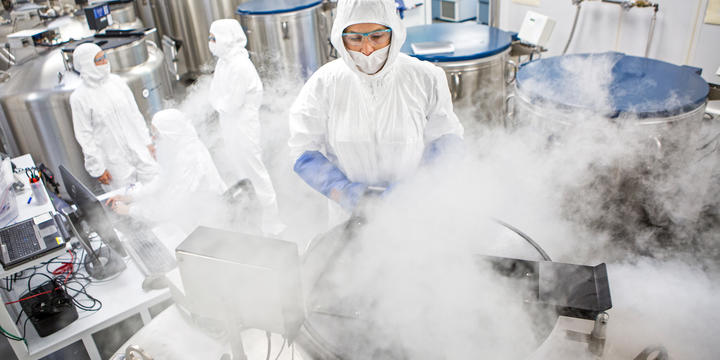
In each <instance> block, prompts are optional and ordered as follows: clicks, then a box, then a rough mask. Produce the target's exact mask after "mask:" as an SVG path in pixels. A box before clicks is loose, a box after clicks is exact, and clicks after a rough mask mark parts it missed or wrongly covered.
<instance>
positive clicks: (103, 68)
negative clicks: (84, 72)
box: [95, 63, 110, 79]
mask: <svg viewBox="0 0 720 360" xmlns="http://www.w3.org/2000/svg"><path fill="white" fill-rule="evenodd" d="M95 67H96V68H97V70H98V75H100V76H101V78H102V79H104V78H105V77H107V76H108V75H110V63H107V64H104V65H95Z"/></svg>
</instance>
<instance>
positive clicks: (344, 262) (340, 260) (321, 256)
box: [298, 219, 557, 359]
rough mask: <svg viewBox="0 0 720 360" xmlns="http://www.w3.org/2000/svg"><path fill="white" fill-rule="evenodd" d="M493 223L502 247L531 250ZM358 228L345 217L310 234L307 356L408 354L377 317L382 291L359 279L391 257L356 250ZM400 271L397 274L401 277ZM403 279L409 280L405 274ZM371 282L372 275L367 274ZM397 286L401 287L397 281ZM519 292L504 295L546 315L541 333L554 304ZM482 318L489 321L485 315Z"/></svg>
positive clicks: (302, 340)
mask: <svg viewBox="0 0 720 360" xmlns="http://www.w3.org/2000/svg"><path fill="white" fill-rule="evenodd" d="M492 224H494V223H492ZM493 226H496V227H494V228H493V227H491V228H489V229H492V230H491V231H489V233H488V234H487V236H490V237H491V238H490V239H492V240H494V241H500V242H501V243H504V244H505V243H510V244H516V245H517V247H513V249H512V250H505V251H512V252H514V251H517V250H523V253H524V254H530V257H532V256H533V254H534V252H535V250H534V249H532V248H530V247H529V246H527V244H526V243H525V242H524V240H522V239H521V238H519V237H518V236H517V234H515V233H513V232H509V230H507V229H506V228H504V227H502V226H500V225H497V224H495V225H493ZM364 232H365V224H364V222H362V221H357V220H353V219H351V220H349V221H348V222H346V223H345V224H341V225H338V226H336V227H335V228H333V229H331V230H330V231H329V232H327V233H325V234H323V235H321V236H319V237H317V238H315V239H314V240H313V241H312V242H311V244H310V246H309V248H308V250H307V252H306V253H305V255H304V257H303V261H302V263H303V264H302V267H303V271H302V273H303V284H304V286H307V287H309V288H307V290H308V293H307V294H306V302H305V303H306V307H307V308H306V318H305V322H304V323H303V328H302V330H301V334H300V337H299V338H298V343H299V344H300V345H301V346H302V347H303V349H304V350H305V351H307V352H309V353H310V354H312V355H313V356H311V357H313V358H315V356H317V358H323V359H377V358H386V359H406V358H412V357H410V356H409V354H408V353H407V348H406V347H405V346H406V345H408V344H404V343H403V341H401V339H402V337H403V334H401V333H399V332H401V331H402V329H399V328H397V327H394V326H391V325H389V324H390V323H392V322H391V321H390V322H388V323H385V322H383V321H380V322H378V319H379V318H378V317H377V316H378V315H379V313H377V312H376V311H378V310H377V307H378V306H381V304H382V303H383V302H384V301H386V300H387V299H382V298H376V297H375V295H377V294H379V293H382V291H380V292H378V291H377V290H378V289H374V290H375V291H373V290H372V289H368V288H367V286H368V283H366V282H365V281H366V280H368V279H372V278H373V277H374V276H373V275H371V274H377V272H378V271H379V269H384V270H387V268H385V267H383V266H388V265H389V266H393V262H392V261H391V262H390V263H383V261H378V260H377V259H375V258H373V259H370V258H367V257H366V256H365V255H369V253H365V255H362V254H363V251H362V248H363V246H367V241H368V240H369V238H367V236H368V234H366V233H364ZM498 251H502V250H498ZM525 251H527V252H525ZM471 253H472V252H469V253H468V256H473V255H471ZM398 256H400V257H402V256H407V254H398ZM389 258H392V257H389ZM386 260H387V259H386ZM369 264H371V266H369ZM478 271H480V270H478ZM380 272H384V271H383V270H381V271H380ZM399 273H401V274H402V273H403V271H402V270H400V271H399ZM523 274H524V272H523ZM395 275H397V274H395ZM404 275H405V274H403V275H401V276H400V277H399V278H404ZM408 281H410V282H412V280H411V279H408ZM508 281H510V280H509V279H508ZM371 282H375V281H374V280H371ZM398 286H399V287H400V288H405V287H403V284H398ZM381 288H382V287H381ZM410 288H412V287H410ZM519 288H520V287H518V288H514V289H513V291H515V292H513V294H516V293H517V294H520V292H517V291H516V290H517V289H519ZM428 291H432V289H428ZM522 296H524V295H518V298H517V299H507V301H508V302H509V303H510V302H512V303H513V304H515V305H518V304H522V306H526V308H525V309H526V311H528V312H530V313H532V314H536V315H540V314H542V315H543V316H547V318H543V319H544V320H547V321H540V322H538V323H537V324H535V325H537V328H536V329H535V330H536V331H537V332H536V334H538V335H540V334H544V335H547V334H548V333H549V330H550V329H552V324H554V322H555V320H556V318H557V314H556V313H555V312H554V311H555V309H554V308H552V309H550V308H547V307H546V306H544V305H537V304H531V305H525V304H524V302H523V300H521V298H522ZM478 301H480V302H482V301H485V300H483V299H479V300H478ZM417 304H424V305H429V304H434V303H433V302H432V301H427V300H424V299H422V298H418V299H417V303H416V304H413V306H416V305H417ZM435 310H437V309H435ZM500 313H501V312H498V313H497V314H495V312H494V311H493V313H492V314H489V315H492V316H495V315H497V316H498V318H501V317H502V316H501V315H499V314H500ZM486 320H489V319H486ZM487 324H490V321H488V322H487ZM488 326H490V325H488ZM405 330H407V329H405ZM483 331H485V330H483ZM488 331H492V330H488ZM540 337H542V336H540ZM527 341H534V340H530V339H528V340H527ZM498 346H499V345H498Z"/></svg>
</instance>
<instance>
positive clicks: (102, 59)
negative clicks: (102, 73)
mask: <svg viewBox="0 0 720 360" xmlns="http://www.w3.org/2000/svg"><path fill="white" fill-rule="evenodd" d="M105 60H107V57H106V56H105V54H104V53H103V55H102V56H101V57H96V58H95V65H99V64H100V63H102V62H103V61H105Z"/></svg>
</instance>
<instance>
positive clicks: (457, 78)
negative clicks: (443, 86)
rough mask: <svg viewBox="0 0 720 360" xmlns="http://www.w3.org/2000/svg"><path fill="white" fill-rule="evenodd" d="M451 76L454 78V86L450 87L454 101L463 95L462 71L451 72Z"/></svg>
mask: <svg viewBox="0 0 720 360" xmlns="http://www.w3.org/2000/svg"><path fill="white" fill-rule="evenodd" d="M450 77H451V79H452V88H451V89H450V92H451V93H452V99H453V101H454V100H457V99H459V98H460V97H462V73H461V72H454V73H452V74H450Z"/></svg>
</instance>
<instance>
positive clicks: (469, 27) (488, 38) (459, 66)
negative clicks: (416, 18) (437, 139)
mask: <svg viewBox="0 0 720 360" xmlns="http://www.w3.org/2000/svg"><path fill="white" fill-rule="evenodd" d="M407 34H408V36H407V40H406V41H405V44H404V45H403V47H402V49H401V51H402V52H404V53H406V54H408V55H410V56H414V57H416V58H418V59H420V60H426V61H430V62H432V63H434V64H435V65H437V66H439V67H441V68H442V69H443V70H445V74H446V76H447V81H448V86H449V87H450V93H451V95H452V100H453V105H455V107H456V110H458V111H459V112H461V113H464V112H468V113H469V116H470V117H471V118H472V119H473V120H476V121H480V122H482V123H487V124H494V125H502V124H504V121H505V113H506V106H505V98H506V96H507V84H508V83H510V82H511V81H512V80H513V78H512V76H513V75H512V70H513V69H514V65H513V64H512V63H511V62H509V54H510V43H511V42H512V37H511V35H510V34H509V33H507V32H505V31H502V30H500V29H497V28H494V27H489V26H486V25H482V24H476V23H461V24H454V23H437V24H430V25H421V26H412V27H409V28H408V29H407ZM426 42H449V43H452V44H453V47H454V48H455V51H454V52H452V53H442V54H426V55H421V54H416V53H415V52H414V51H413V49H412V44H413V43H426ZM461 120H464V121H467V119H465V118H464V117H463V116H461Z"/></svg>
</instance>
